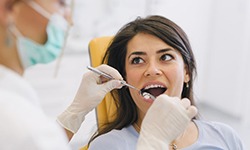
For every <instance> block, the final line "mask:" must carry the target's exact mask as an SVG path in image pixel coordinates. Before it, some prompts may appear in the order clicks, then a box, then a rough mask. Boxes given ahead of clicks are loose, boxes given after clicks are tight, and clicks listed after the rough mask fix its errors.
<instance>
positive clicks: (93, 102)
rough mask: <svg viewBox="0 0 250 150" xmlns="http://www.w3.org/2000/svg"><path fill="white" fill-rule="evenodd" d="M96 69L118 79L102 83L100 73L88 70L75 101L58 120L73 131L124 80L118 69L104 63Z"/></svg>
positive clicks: (74, 131) (120, 85)
mask: <svg viewBox="0 0 250 150" xmlns="http://www.w3.org/2000/svg"><path fill="white" fill-rule="evenodd" d="M96 69H98V70H100V71H103V72H105V73H107V74H109V75H111V76H112V77H114V78H115V79H118V80H110V81H107V82H105V83H100V80H101V79H100V75H98V74H96V73H94V72H91V71H88V72H86V73H85V74H84V75H83V78H82V82H81V84H80V87H79V89H78V91H77V94H76V96H75V98H74V100H73V102H72V103H71V105H70V106H69V107H68V108H67V109H66V110H65V111H64V112H63V113H62V114H60V115H59V116H58V118H57V121H58V122H59V123H60V124H61V125H62V126H63V127H64V128H66V129H67V130H69V131H71V132H72V133H76V132H77V131H78V129H79V128H80V126H81V124H82V122H83V121H84V118H85V116H86V115H87V113H89V112H90V111H91V110H93V109H94V108H95V107H96V106H97V105H98V104H99V103H100V102H101V101H102V99H103V98H104V97H105V95H106V94H107V93H108V92H110V91H111V90H113V89H115V88H121V87H122V84H121V81H120V80H122V76H121V75H120V73H119V72H118V71H117V70H116V69H114V68H112V67H110V66H108V65H104V64H103V65H101V66H98V67H96Z"/></svg>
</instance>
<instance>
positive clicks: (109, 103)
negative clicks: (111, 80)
mask: <svg viewBox="0 0 250 150" xmlns="http://www.w3.org/2000/svg"><path fill="white" fill-rule="evenodd" d="M112 39H113V36H105V37H98V38H94V39H92V40H91V41H90V42H89V57H90V64H91V66H92V67H97V66H99V65H101V64H102V59H103V56H104V54H105V52H106V50H107V48H108V46H109V44H110V42H111V41H112ZM115 112H116V106H115V104H114V100H113V98H112V97H111V94H110V93H108V94H107V95H106V96H105V97H104V99H103V101H102V102H101V103H100V104H99V105H98V106H97V108H96V119H97V126H98V129H100V128H101V126H102V125H103V124H105V123H108V122H110V121H111V120H112V119H113V118H114V117H115ZM80 150H88V147H87V145H86V146H84V147H82V148H81V149H80Z"/></svg>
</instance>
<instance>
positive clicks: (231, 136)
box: [194, 120, 243, 149]
mask: <svg viewBox="0 0 250 150" xmlns="http://www.w3.org/2000/svg"><path fill="white" fill-rule="evenodd" d="M194 122H195V124H196V126H197V127H198V130H199V140H200V141H211V143H220V145H223V143H224V146H225V147H231V148H232V147H235V148H236V149H243V148H242V147H243V145H242V142H241V140H240V137H239V136H238V134H237V132H236V131H235V130H234V129H233V128H232V127H231V126H229V125H227V124H225V123H221V122H215V121H205V120H195V121H194Z"/></svg>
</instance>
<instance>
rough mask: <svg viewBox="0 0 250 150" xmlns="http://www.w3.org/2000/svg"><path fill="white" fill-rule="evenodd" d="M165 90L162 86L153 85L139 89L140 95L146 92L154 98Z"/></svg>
mask: <svg viewBox="0 0 250 150" xmlns="http://www.w3.org/2000/svg"><path fill="white" fill-rule="evenodd" d="M166 90H167V88H166V87H164V86H163V85H159V84H153V85H148V86H146V87H144V88H143V89H141V93H144V92H147V93H149V94H151V95H153V96H154V97H157V96H159V95H161V94H163V93H164V92H165V91H166Z"/></svg>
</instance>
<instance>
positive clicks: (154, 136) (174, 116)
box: [137, 94, 197, 150]
mask: <svg viewBox="0 0 250 150" xmlns="http://www.w3.org/2000/svg"><path fill="white" fill-rule="evenodd" d="M196 114H197V109H196V107H194V106H190V101H189V100H188V99H186V98H184V99H182V100H180V99H179V98H177V97H169V96H167V95H165V94H163V95H160V96H158V97H157V98H156V99H155V101H154V103H153V104H152V105H151V107H150V108H149V110H148V112H147V114H146V115H145V117H144V119H143V122H142V126H141V131H140V136H139V139H138V143H137V150H145V149H147V150H159V149H165V150H168V148H169V144H170V143H171V142H172V141H173V140H174V139H176V138H177V137H178V136H180V135H181V133H183V131H184V130H185V129H186V127H187V126H188V124H189V123H190V121H191V119H192V118H193V117H194V116H195V115H196Z"/></svg>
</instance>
